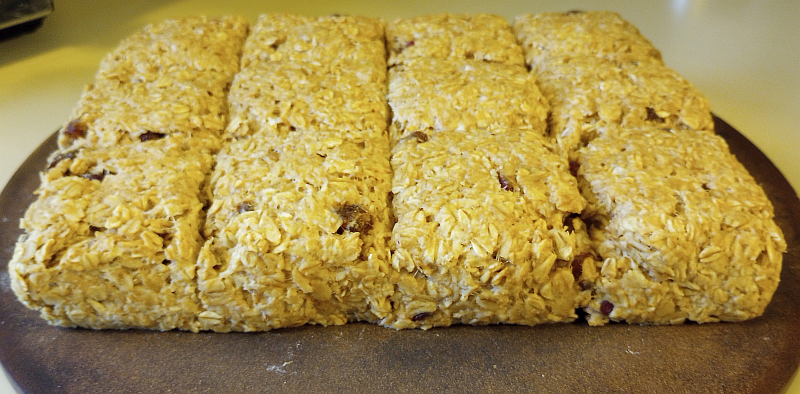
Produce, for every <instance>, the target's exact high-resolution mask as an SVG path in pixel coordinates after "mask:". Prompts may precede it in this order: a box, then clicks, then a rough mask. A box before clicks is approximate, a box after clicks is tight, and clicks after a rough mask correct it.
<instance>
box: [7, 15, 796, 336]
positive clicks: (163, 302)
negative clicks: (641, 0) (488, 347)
mask: <svg viewBox="0 0 800 394" xmlns="http://www.w3.org/2000/svg"><path fill="white" fill-rule="evenodd" d="M709 108H710V107H709V104H708V102H707V100H706V99H705V98H703V96H702V95H701V94H700V93H699V92H698V91H697V90H696V89H695V88H694V87H693V86H692V85H691V84H690V83H689V82H687V81H686V80H684V79H683V78H681V77H680V76H679V75H678V74H677V73H676V72H674V71H673V70H670V69H669V68H667V67H666V66H665V65H664V64H663V62H662V60H661V55H660V53H659V52H658V50H657V49H656V48H654V47H653V45H652V44H651V43H650V42H649V41H647V39H646V38H645V37H643V36H642V35H641V33H640V32H639V31H638V29H636V28H635V27H634V26H633V25H631V24H630V23H629V22H627V21H625V20H624V19H622V18H621V17H620V15H618V14H616V13H612V12H594V11H592V12H566V13H547V14H536V15H521V16H518V17H517V18H515V19H514V23H513V26H512V25H509V23H508V22H507V21H506V20H505V19H503V18H502V17H499V16H496V15H487V14H477V15H463V14H462V15H450V14H440V15H428V16H418V17H412V18H401V19H398V20H395V21H392V22H391V23H388V24H387V23H385V22H384V21H382V20H380V19H376V18H369V17H362V16H345V15H330V16H323V17H308V16H298V15H287V14H266V15H262V16H260V17H259V18H258V20H257V22H256V23H255V24H254V25H252V26H249V24H248V23H247V21H246V20H245V19H244V18H242V17H231V16H226V17H220V18H210V17H188V18H180V19H174V20H167V21H163V22H160V23H156V24H153V25H149V26H147V27H145V28H143V29H142V30H141V31H139V32H137V33H135V34H133V35H131V36H130V37H129V38H127V39H125V40H123V41H122V42H121V43H120V45H119V46H118V47H117V48H116V49H114V50H113V51H112V52H110V53H109V55H108V56H106V57H105V58H104V59H103V61H102V62H101V64H100V69H99V71H98V73H97V75H96V77H95V80H94V82H93V83H92V84H91V85H89V86H88V87H87V89H86V91H85V92H84V94H83V96H82V97H81V99H80V101H79V103H78V105H77V107H76V109H75V111H74V113H73V115H72V117H71V118H70V119H69V121H67V122H66V124H65V126H64V127H63V128H62V129H61V130H60V131H59V149H58V150H57V151H56V152H53V154H52V155H51V156H50V158H49V162H48V164H47V168H46V169H44V170H43V172H42V174H41V182H42V183H41V186H40V187H39V189H38V190H37V192H36V194H37V199H36V201H35V202H34V203H33V204H32V205H31V206H30V208H29V209H28V211H27V212H26V213H25V216H24V218H23V219H22V221H21V226H22V228H23V229H24V231H25V234H24V235H22V236H21V237H20V238H19V240H18V242H17V244H16V246H15V249H14V255H13V258H12V260H11V262H10V263H9V272H10V277H11V285H12V288H13V290H14V292H15V293H16V294H17V296H18V298H19V299H20V301H21V302H23V303H24V304H25V305H27V306H28V307H30V308H31V309H35V310H37V311H38V312H39V313H40V314H41V316H42V317H43V318H44V319H45V320H47V321H48V322H50V323H52V324H54V325H60V326H70V327H73V326H78V327H88V328H94V329H102V328H144V329H156V330H171V329H179V330H187V331H200V330H211V331H220V332H227V331H258V330H270V329H276V328H282V327H290V326H297V325H301V324H321V325H334V324H345V323H347V322H348V321H367V322H372V323H377V324H380V325H383V326H387V327H391V328H395V329H403V328H423V329H427V328H431V327H437V326H447V325H451V324H493V323H512V324H528V325H530V324H539V323H545V322H569V321H573V320H574V319H576V318H577V317H578V316H579V315H580V314H579V313H578V312H580V311H581V310H583V311H585V312H586V314H588V317H587V320H588V322H589V324H590V325H602V324H606V323H608V322H611V321H614V322H623V321H624V322H629V323H643V324H677V323H681V322H684V321H686V320H691V321H697V322H713V321H739V320H744V319H749V318H753V317H756V316H759V315H760V314H761V313H763V311H764V308H766V306H767V305H768V303H769V301H770V299H771V297H772V295H773V293H774V291H775V289H776V287H777V285H778V281H779V277H780V270H781V264H782V254H783V253H784V252H785V250H786V244H785V241H784V239H783V235H782V234H781V231H780V229H779V228H778V227H777V225H776V224H775V222H774V220H773V218H774V212H773V208H772V206H771V204H770V202H769V200H768V199H767V197H766V195H765V194H764V191H763V190H762V189H761V188H760V186H759V185H758V184H757V183H756V182H755V181H754V180H753V178H752V177H750V175H749V174H748V173H747V171H746V169H745V168H744V167H743V166H742V165H741V164H740V163H739V162H738V161H737V160H736V158H735V157H733V155H731V154H730V151H729V149H728V147H727V145H726V144H725V142H724V140H722V139H721V138H720V137H718V136H716V135H714V133H713V120H712V119H713V118H712V116H711V113H710V110H709Z"/></svg>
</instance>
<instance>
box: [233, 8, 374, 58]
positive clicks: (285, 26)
mask: <svg viewBox="0 0 800 394" xmlns="http://www.w3.org/2000/svg"><path fill="white" fill-rule="evenodd" d="M339 60H367V61H371V62H373V64H374V66H375V67H378V68H384V69H385V68H386V48H385V44H384V22H383V21H382V20H380V19H375V18H368V17H363V16H346V15H332V16H327V17H309V16H300V15H288V14H265V15H261V16H260V17H259V18H258V21H257V22H256V24H255V25H254V26H253V28H252V33H251V34H250V36H249V37H248V39H247V43H246V44H245V49H244V53H243V55H242V68H247V67H254V66H257V65H259V64H265V63H270V62H285V63H313V64H328V63H334V62H337V61H339Z"/></svg>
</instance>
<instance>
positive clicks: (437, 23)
mask: <svg viewBox="0 0 800 394" xmlns="http://www.w3.org/2000/svg"><path fill="white" fill-rule="evenodd" d="M386 45H387V47H388V50H389V66H394V65H397V64H403V63H405V62H407V61H409V60H413V59H420V58H423V59H474V60H481V61H485V62H496V63H503V64H508V65H516V66H522V65H524V64H525V63H524V58H523V56H522V48H520V47H519V45H517V44H516V38H515V37H514V33H513V32H512V31H511V25H509V23H508V21H507V20H506V19H505V18H503V17H501V16H499V15H491V14H475V15H466V14H455V15H454V14H438V15H423V16H417V17H413V18H403V19H397V20H395V21H394V22H392V23H389V24H388V25H387V27H386Z"/></svg>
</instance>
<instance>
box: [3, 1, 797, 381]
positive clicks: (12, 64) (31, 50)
mask: <svg viewBox="0 0 800 394" xmlns="http://www.w3.org/2000/svg"><path fill="white" fill-rule="evenodd" d="M55 6H56V9H55V12H54V13H53V14H52V15H51V16H49V17H48V18H47V19H46V20H45V22H44V25H43V26H42V27H41V28H40V29H39V30H37V31H36V32H34V33H32V34H29V35H24V36H20V37H16V38H13V39H10V40H6V41H0V138H1V139H2V141H3V143H2V144H0V157H3V158H5V159H3V164H2V166H0V184H2V185H5V184H6V183H7V182H8V180H9V179H10V178H11V176H12V175H13V174H14V172H15V171H16V169H17V168H18V167H19V166H20V165H21V164H22V162H23V161H24V160H25V158H26V157H27V156H28V155H29V154H30V153H31V152H33V150H34V149H36V147H37V146H39V144H41V143H42V142H43V141H44V140H45V139H46V138H47V137H48V136H50V135H51V134H52V133H53V132H54V131H55V130H56V129H57V128H58V127H59V125H61V124H63V123H65V122H66V121H67V119H68V117H69V115H70V113H71V111H72V108H73V107H74V106H75V105H76V103H77V101H78V98H79V96H80V94H81V92H82V90H83V87H84V85H86V84H88V83H90V82H91V81H92V79H93V76H94V74H95V72H96V71H97V68H98V65H99V62H100V59H101V58H102V57H103V55H105V54H106V53H107V52H108V51H109V50H111V49H112V48H113V47H114V46H116V44H117V43H118V42H119V41H120V40H121V39H122V38H124V37H125V36H127V35H129V34H131V33H132V32H134V31H136V30H138V29H140V28H142V27H143V26H144V25H146V24H148V23H150V22H155V21H159V20H163V19H166V18H170V17H179V16H186V15H196V14H208V15H220V14H240V15H244V16H246V17H247V18H248V19H250V20H251V21H255V18H256V17H257V15H258V14H260V13H267V12H291V13H303V14H311V15H326V14H331V13H343V14H360V15H366V16H374V17H381V18H384V19H387V20H391V19H394V18H396V17H406V16H414V15H420V14H432V13H440V12H450V13H478V12H490V13H496V14H500V15H503V16H505V17H507V18H509V20H510V19H512V18H513V17H514V16H515V15H519V14H524V13H538V12H548V11H567V10H571V9H582V10H612V11H616V12H619V13H620V14H621V15H622V16H623V17H624V18H626V19H627V20H629V21H631V22H632V23H633V24H634V25H636V26H637V27H638V28H639V29H640V31H641V32H642V33H643V34H644V35H645V37H647V38H648V39H650V41H652V42H653V44H654V45H655V46H656V47H657V48H659V49H660V50H661V52H662V54H663V57H664V60H665V62H666V63H667V65H668V66H670V67H671V68H673V69H675V70H677V71H678V72H679V73H680V74H681V75H683V76H684V77H685V78H686V79H688V80H689V81H691V82H692V83H693V84H694V85H695V86H697V87H698V88H699V89H700V91H702V92H703V93H704V94H705V95H706V97H707V98H708V99H709V101H710V103H711V107H712V110H713V111H714V113H715V114H716V115H717V116H719V117H721V118H722V119H724V120H725V121H727V122H728V123H729V124H731V125H732V126H733V127H735V128H736V129H737V130H739V131H740V132H741V133H742V134H744V135H745V136H746V137H747V138H748V139H749V140H750V141H752V142H753V143H754V144H755V145H756V146H758V147H759V149H761V150H762V151H763V152H764V153H765V154H766V155H767V156H768V157H769V158H770V159H771V160H772V162H773V163H774V164H775V165H776V166H777V167H778V169H779V170H780V171H781V172H782V173H783V175H784V176H785V177H786V178H787V179H788V180H789V183H790V184H791V185H792V187H793V188H794V189H795V191H797V190H799V188H800V161H798V160H796V159H795V156H794V155H795V154H796V153H792V152H798V151H800V126H798V125H800V69H798V66H797V65H798V64H800V40H798V39H797V37H800V3H797V2H795V1H794V0H782V1H770V2H762V1H735V0H734V1H724V2H723V1H711V0H696V1H692V0H673V1H657V2H655V1H654V2H627V1H583V2H581V1H565V2H559V3H556V2H549V1H544V0H539V1H525V2H523V1H510V2H505V3H502V4H499V2H498V3H491V2H485V1H462V2H458V3H456V2H447V1H440V0H429V1H403V2H373V1H359V0H352V1H333V0H331V1H320V2H310V1H301V0H296V1H292V2H278V1H261V2H255V1H246V0H229V1H226V2H215V1H211V0H207V1H192V0H187V1H174V0H173V1H164V0H140V1H134V2H128V1H120V0H110V1H94V2H91V1H88V0H61V1H59V0H56V2H55ZM789 247H795V245H790V246H789ZM0 320H2V316H0ZM798 351H800V349H798ZM12 392H14V391H13V389H12V386H11V385H10V383H9V382H8V380H7V379H6V378H5V377H4V376H0V394H6V393H12ZM787 392H789V393H800V379H798V377H797V376H795V378H794V379H793V380H792V382H791V383H790V386H789V387H788V388H787Z"/></svg>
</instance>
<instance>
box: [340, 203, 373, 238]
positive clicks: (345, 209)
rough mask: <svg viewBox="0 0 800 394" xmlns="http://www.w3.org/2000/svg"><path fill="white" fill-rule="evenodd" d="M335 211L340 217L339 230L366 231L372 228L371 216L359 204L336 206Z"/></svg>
mask: <svg viewBox="0 0 800 394" xmlns="http://www.w3.org/2000/svg"><path fill="white" fill-rule="evenodd" d="M336 213H337V214H338V215H339V216H340V217H341V218H342V226H341V227H340V230H345V231H350V232H367V231H369V230H371V229H372V216H370V214H369V211H367V210H366V209H364V207H362V206H361V205H358V204H345V205H342V206H341V207H339V208H336Z"/></svg>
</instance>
